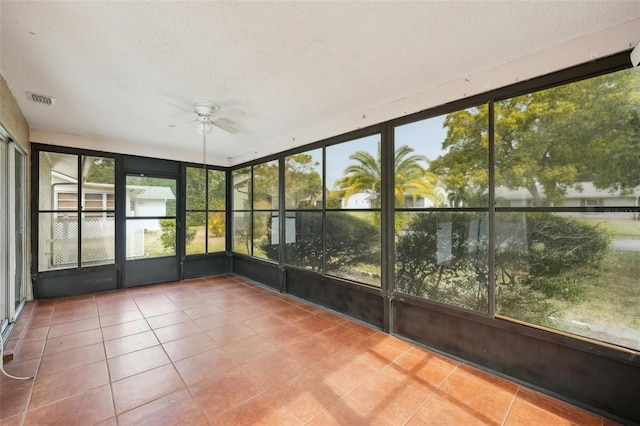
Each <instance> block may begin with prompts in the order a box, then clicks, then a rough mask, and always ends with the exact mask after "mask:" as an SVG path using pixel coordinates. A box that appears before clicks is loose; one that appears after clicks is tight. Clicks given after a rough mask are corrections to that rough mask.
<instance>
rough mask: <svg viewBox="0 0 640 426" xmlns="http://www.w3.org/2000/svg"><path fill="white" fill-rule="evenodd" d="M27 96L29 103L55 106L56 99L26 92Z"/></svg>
mask: <svg viewBox="0 0 640 426" xmlns="http://www.w3.org/2000/svg"><path fill="white" fill-rule="evenodd" d="M27 96H28V97H29V100H30V101H31V102H35V103H37V104H42V105H48V106H53V104H55V102H56V99H55V98H53V97H51V96H46V95H38V94H36V93H31V92H27Z"/></svg>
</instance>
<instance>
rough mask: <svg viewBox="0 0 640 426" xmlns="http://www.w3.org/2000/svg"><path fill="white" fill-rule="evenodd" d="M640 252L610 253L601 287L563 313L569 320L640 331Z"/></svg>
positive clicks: (593, 287) (592, 289) (591, 291)
mask: <svg viewBox="0 0 640 426" xmlns="http://www.w3.org/2000/svg"><path fill="white" fill-rule="evenodd" d="M639 265H640V252H630V251H619V250H611V252H610V253H609V255H608V256H607V259H606V261H605V264H604V269H603V276H602V279H601V280H600V283H599V284H598V285H590V286H588V287H587V289H586V294H585V297H584V299H583V300H582V301H581V302H579V303H578V304H575V305H573V306H570V307H568V308H567V309H566V310H565V311H564V312H565V316H566V317H567V318H569V319H573V320H577V321H582V322H586V323H592V322H594V323H598V324H604V325H612V326H616V327H620V328H624V327H629V328H631V329H634V330H640V282H639V281H638V275H639V274H638V272H639V269H640V267H639Z"/></svg>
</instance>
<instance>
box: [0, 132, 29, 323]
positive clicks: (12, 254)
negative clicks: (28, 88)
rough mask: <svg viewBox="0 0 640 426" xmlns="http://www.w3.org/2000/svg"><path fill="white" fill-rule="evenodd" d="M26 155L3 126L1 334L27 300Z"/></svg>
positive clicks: (0, 139) (0, 158) (0, 163)
mask: <svg viewBox="0 0 640 426" xmlns="http://www.w3.org/2000/svg"><path fill="white" fill-rule="evenodd" d="M25 182H26V156H25V154H24V152H23V151H22V150H21V149H20V147H19V146H18V145H17V144H16V143H15V142H13V141H12V140H11V139H10V138H9V135H8V134H7V133H6V131H5V130H4V129H3V128H1V127H0V211H2V212H5V213H8V214H2V215H0V239H1V240H2V242H3V243H2V244H1V245H0V333H5V332H6V330H7V329H8V326H9V325H10V323H12V322H14V321H15V319H16V317H17V314H18V313H19V311H20V309H21V307H22V304H23V303H24V301H25V300H26V287H27V286H26V269H25V268H26V264H25V248H26V237H25V225H26V223H25V222H26V210H25V197H26V189H25V188H26V185H25Z"/></svg>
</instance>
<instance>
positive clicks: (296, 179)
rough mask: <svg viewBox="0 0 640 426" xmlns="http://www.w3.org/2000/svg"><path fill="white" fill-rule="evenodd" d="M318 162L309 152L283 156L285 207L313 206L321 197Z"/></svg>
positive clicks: (320, 177)
mask: <svg viewBox="0 0 640 426" xmlns="http://www.w3.org/2000/svg"><path fill="white" fill-rule="evenodd" d="M319 166H320V163H319V162H317V161H314V160H313V157H312V156H311V155H310V154H305V153H303V154H295V155H291V156H289V157H286V158H285V169H284V179H285V193H286V208H289V209H296V208H314V207H316V203H317V201H318V200H319V199H321V197H322V176H320V173H318V171H317V168H318V167H319Z"/></svg>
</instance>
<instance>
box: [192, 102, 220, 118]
mask: <svg viewBox="0 0 640 426" xmlns="http://www.w3.org/2000/svg"><path fill="white" fill-rule="evenodd" d="M194 109H195V112H196V114H198V115H199V116H201V117H202V116H207V117H208V116H210V115H212V114H214V113H216V112H218V111H219V110H220V107H219V106H218V105H216V104H214V103H213V102H210V101H195V106H194Z"/></svg>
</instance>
